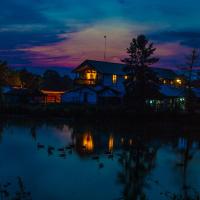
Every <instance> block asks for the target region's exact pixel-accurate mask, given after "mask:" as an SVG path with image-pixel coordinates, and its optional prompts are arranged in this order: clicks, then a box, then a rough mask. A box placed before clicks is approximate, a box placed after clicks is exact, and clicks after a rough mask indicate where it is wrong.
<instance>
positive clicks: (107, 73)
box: [73, 60, 127, 95]
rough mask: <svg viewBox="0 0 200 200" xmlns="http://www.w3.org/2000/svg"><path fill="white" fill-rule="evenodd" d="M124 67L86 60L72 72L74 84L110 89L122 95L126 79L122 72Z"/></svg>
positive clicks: (117, 64)
mask: <svg viewBox="0 0 200 200" xmlns="http://www.w3.org/2000/svg"><path fill="white" fill-rule="evenodd" d="M123 68H124V65H123V64H119V63H110V62H103V61H96V60H86V61H84V62H83V63H82V64H80V65H79V66H78V67H77V68H75V69H74V70H73V73H75V74H76V76H75V80H74V82H75V84H77V85H87V86H96V85H103V86H107V87H111V88H113V89H116V90H118V91H119V92H121V93H122V95H123V93H124V80H126V79H127V76H126V75H125V73H124V71H123Z"/></svg>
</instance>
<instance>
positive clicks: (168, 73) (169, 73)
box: [151, 67, 178, 80]
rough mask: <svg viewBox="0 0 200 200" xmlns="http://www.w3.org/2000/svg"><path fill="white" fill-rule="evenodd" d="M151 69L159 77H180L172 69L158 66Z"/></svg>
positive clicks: (171, 78)
mask: <svg viewBox="0 0 200 200" xmlns="http://www.w3.org/2000/svg"><path fill="white" fill-rule="evenodd" d="M151 69H152V70H153V72H154V73H156V75H157V76H158V78H164V79H169V80H173V79H176V78H177V77H178V75H177V74H176V73H175V72H174V71H173V70H171V69H166V68H158V67H152V68H151Z"/></svg>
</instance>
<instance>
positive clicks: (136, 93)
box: [122, 35, 159, 110]
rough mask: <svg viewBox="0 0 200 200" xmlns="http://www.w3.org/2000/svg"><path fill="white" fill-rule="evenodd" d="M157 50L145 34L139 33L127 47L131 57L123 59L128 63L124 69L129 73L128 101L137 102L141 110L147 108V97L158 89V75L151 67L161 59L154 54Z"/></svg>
mask: <svg viewBox="0 0 200 200" xmlns="http://www.w3.org/2000/svg"><path fill="white" fill-rule="evenodd" d="M155 50H156V48H154V45H153V43H150V42H149V41H148V39H147V38H146V37H145V36H144V35H139V36H138V37H137V38H133V39H132V42H131V43H130V47H129V48H127V53H128V55H129V57H127V58H124V59H123V60H122V62H124V63H125V64H126V67H125V68H124V71H125V73H126V74H127V75H128V79H127V80H126V81H125V88H126V100H127V103H128V104H129V105H133V102H134V103H136V104H137V106H136V107H137V108H140V110H144V109H145V105H146V99H148V98H151V97H152V96H153V95H155V94H156V93H157V90H158V84H157V83H158V80H157V77H156V75H155V74H154V73H153V71H152V70H151V69H150V68H149V66H151V65H152V64H154V63H156V62H158V60H159V59H158V58H156V57H154V56H153V54H154V52H155Z"/></svg>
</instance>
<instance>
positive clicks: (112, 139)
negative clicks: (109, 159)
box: [108, 135, 114, 152]
mask: <svg viewBox="0 0 200 200" xmlns="http://www.w3.org/2000/svg"><path fill="white" fill-rule="evenodd" d="M113 147H114V138H113V136H112V135H111V136H110V137H109V141H108V149H109V151H110V152H111V151H113Z"/></svg>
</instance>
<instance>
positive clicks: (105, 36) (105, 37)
mask: <svg viewBox="0 0 200 200" xmlns="http://www.w3.org/2000/svg"><path fill="white" fill-rule="evenodd" d="M104 39H105V49H104V61H106V50H107V35H106V34H105V35H104Z"/></svg>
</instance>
